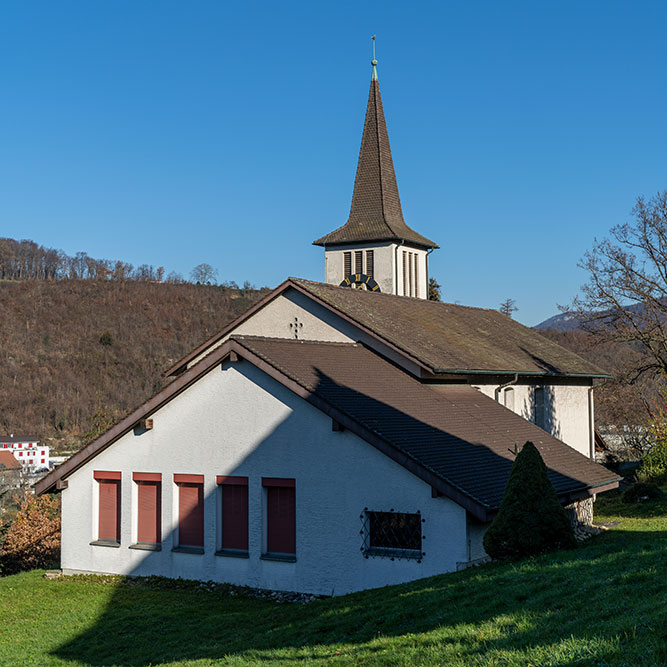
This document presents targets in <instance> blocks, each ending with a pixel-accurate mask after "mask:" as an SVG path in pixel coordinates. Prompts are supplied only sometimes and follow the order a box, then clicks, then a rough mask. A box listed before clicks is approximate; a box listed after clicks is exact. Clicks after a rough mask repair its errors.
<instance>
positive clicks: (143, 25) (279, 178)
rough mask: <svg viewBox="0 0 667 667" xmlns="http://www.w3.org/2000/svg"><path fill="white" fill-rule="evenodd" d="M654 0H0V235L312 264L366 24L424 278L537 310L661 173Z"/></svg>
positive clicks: (342, 172)
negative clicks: (429, 250) (420, 240)
mask: <svg viewBox="0 0 667 667" xmlns="http://www.w3.org/2000/svg"><path fill="white" fill-rule="evenodd" d="M666 27H667V5H665V4H664V3H660V2H610V1H605V2H582V1H581V0H579V1H576V2H567V1H558V2H548V1H540V2H535V1H534V0H532V1H531V2H506V3H498V2H471V1H467V2H447V3H444V2H437V3H427V2H410V3H408V2H381V3H380V2H362V1H356V2H340V1H339V2H336V3H323V2H313V1H312V0H311V1H310V2H252V1H246V2H236V3H231V2H229V3H226V2H205V1H203V0H199V1H198V0H191V1H188V2H184V1H180V2H169V1H164V0H160V1H158V0H153V1H152V2H145V1H142V0H132V1H124V0H114V1H107V2H93V1H90V0H85V1H83V0H80V1H71V0H70V1H68V0H58V2H53V1H51V0H49V1H48V2H36V1H32V0H4V2H2V3H1V4H0V63H1V64H0V99H1V103H0V236H9V237H14V238H30V239H33V240H34V241H36V242H38V243H40V244H42V245H45V246H49V247H57V248H62V249H63V250H65V251H66V252H68V253H70V254H73V253H75V252H76V251H78V250H84V251H86V252H87V253H88V254H90V255H92V256H94V257H103V258H109V259H123V260H125V261H129V262H132V263H134V264H135V265H138V264H141V263H150V264H154V265H155V266H160V265H162V266H165V268H166V269H167V271H171V270H175V271H179V272H181V273H183V274H184V275H187V274H189V272H190V269H191V268H192V267H193V266H195V265H196V264H199V263H200V262H208V263H210V264H212V265H213V266H215V267H217V268H218V270H219V272H220V279H221V280H236V281H237V282H242V281H244V280H246V279H247V280H250V281H251V282H253V283H255V284H257V285H269V286H274V285H276V284H278V283H279V282H281V281H282V280H283V279H284V278H285V277H286V276H288V275H296V276H300V277H305V278H310V279H314V280H321V279H322V278H323V269H324V258H323V250H322V249H321V248H316V247H314V246H311V242H312V241H313V240H314V239H315V238H317V237H319V236H321V235H323V234H325V233H327V232H329V231H331V230H332V229H334V228H336V227H338V226H340V225H341V224H343V223H344V222H345V220H346V219H347V214H348V212H349V204H350V200H351V196H352V185H353V180H354V172H355V168H356V160H357V156H358V151H359V143H360V139H361V130H362V124H363V117H364V111H365V105H366V100H367V95H368V86H369V81H370V64H369V60H370V49H371V47H370V39H369V38H370V35H371V34H377V36H378V38H377V57H378V60H379V66H378V72H379V78H380V86H381V90H382V95H383V102H384V108H385V113H386V115H387V122H388V127H389V137H390V140H391V144H392V151H393V154H394V162H395V166H396V171H397V175H398V182H399V189H400V193H401V199H402V202H403V210H404V215H405V218H406V221H407V222H408V224H409V225H410V226H412V227H413V228H414V229H416V230H417V231H419V232H420V233H422V234H424V235H425V236H427V237H429V238H432V239H434V240H436V241H438V242H439V244H440V246H441V249H440V250H438V251H436V252H435V253H434V254H433V255H432V256H431V274H432V275H434V276H435V277H436V278H437V279H438V281H439V282H440V283H441V284H442V285H443V292H444V298H445V300H447V301H456V302H460V303H463V304H467V305H474V306H484V307H491V308H496V307H498V305H499V304H500V302H501V301H502V300H504V299H505V298H507V297H511V298H514V299H516V302H517V306H518V307H519V311H518V312H517V313H516V317H517V319H519V320H520V321H522V322H524V323H526V324H529V325H532V324H536V323H537V322H539V321H541V320H543V319H545V318H547V317H549V316H550V315H553V314H554V313H555V312H556V304H557V303H566V302H568V301H569V300H570V299H571V298H572V297H573V296H574V295H575V293H576V292H577V290H578V288H579V286H580V285H581V284H582V283H583V282H584V281H585V274H584V273H583V272H582V271H581V270H579V269H577V268H576V264H577V261H578V260H579V258H581V256H582V255H583V253H584V252H585V250H586V249H587V248H589V247H590V246H591V244H592V242H593V239H594V237H596V236H598V237H601V236H604V235H605V234H606V232H607V230H608V229H609V228H610V227H611V226H612V225H614V224H618V223H622V222H624V221H627V220H628V219H629V212H630V209H631V208H632V206H633V203H634V200H635V199H636V197H637V196H638V195H640V194H645V195H647V196H650V195H652V194H655V193H656V192H657V191H658V190H661V189H665V188H667V151H666V150H665V148H666V147H667V123H665V118H667V108H666V107H667V93H666V86H667V68H666V67H665V63H667V40H666V39H665V37H664V35H665V29H666Z"/></svg>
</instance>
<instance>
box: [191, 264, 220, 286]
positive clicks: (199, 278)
mask: <svg viewBox="0 0 667 667" xmlns="http://www.w3.org/2000/svg"><path fill="white" fill-rule="evenodd" d="M190 277H191V278H192V282H195V283H200V284H201V285H210V284H211V283H213V284H215V281H216V279H217V277H218V270H217V269H214V268H213V267H212V266H211V265H210V264H205V263H204V264H197V266H195V268H194V269H192V271H190Z"/></svg>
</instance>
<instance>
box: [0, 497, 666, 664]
mask: <svg viewBox="0 0 667 667" xmlns="http://www.w3.org/2000/svg"><path fill="white" fill-rule="evenodd" d="M596 509H597V517H596V520H597V521H608V522H611V521H620V522H621V523H620V524H619V525H618V526H615V527H614V528H613V529H612V530H610V531H609V532H607V533H604V534H602V535H599V536H597V537H595V538H593V539H591V540H589V542H588V543H586V544H585V545H584V546H582V547H580V548H579V549H577V550H575V551H571V552H559V553H556V554H551V555H548V556H544V557H541V558H537V559H534V560H527V561H523V562H520V563H516V564H512V565H495V564H491V565H486V566H484V567H480V568H476V569H473V570H467V571H465V572H460V573H455V574H448V575H442V576H438V577H433V578H431V579H423V580H421V581H417V582H415V583H412V584H405V585H401V586H392V587H388V588H384V589H380V590H374V591H368V592H365V593H357V594H354V595H348V596H345V597H339V598H333V599H328V600H318V601H315V602H311V603H309V604H293V603H283V604H278V603H275V602H268V601H263V600H256V599H250V598H246V597H242V596H241V597H239V596H238V595H236V596H232V595H229V594H228V593H224V592H221V591H220V590H217V591H214V592H210V591H205V590H201V589H198V588H197V587H195V586H191V585H187V584H183V585H182V588H177V587H176V586H175V585H172V584H170V585H169V587H165V585H164V584H163V583H162V584H161V583H160V582H153V583H151V582H148V583H146V582H142V581H126V580H122V579H114V578H108V579H106V580H105V579H104V578H93V577H72V578H69V577H64V578H60V579H56V580H52V581H51V580H47V579H45V578H44V577H43V572H41V571H34V572H27V573H24V574H19V575H14V576H10V577H5V578H0V664H1V665H158V664H177V665H181V664H187V665H195V664H196V665H210V664H214V663H219V662H225V663H229V664H247V663H259V662H266V661H268V662H274V663H276V664H281V665H284V664H297V663H302V662H306V661H313V662H316V663H318V664H329V663H335V664H337V663H345V664H359V663H361V664H392V665H394V664H396V665H418V664H424V665H432V664H445V665H466V666H467V665H629V666H632V667H635V666H638V665H661V666H662V665H666V664H667V500H661V501H653V502H651V503H646V504H643V505H632V506H628V505H623V504H622V503H621V502H620V501H619V500H618V499H617V498H601V499H600V501H598V503H597V504H596Z"/></svg>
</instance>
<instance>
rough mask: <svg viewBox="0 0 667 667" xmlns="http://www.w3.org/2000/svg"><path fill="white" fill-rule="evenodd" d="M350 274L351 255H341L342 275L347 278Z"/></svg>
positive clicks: (346, 253)
mask: <svg viewBox="0 0 667 667" xmlns="http://www.w3.org/2000/svg"><path fill="white" fill-rule="evenodd" d="M351 273H352V253H351V252H344V253H343V275H344V276H349V275H350V274H351Z"/></svg>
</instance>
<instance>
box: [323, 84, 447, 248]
mask: <svg viewBox="0 0 667 667" xmlns="http://www.w3.org/2000/svg"><path fill="white" fill-rule="evenodd" d="M387 240H391V241H400V240H403V241H407V242H409V243H413V244H415V245H418V246H422V247H425V248H437V247H438V244H437V243H435V242H433V241H431V240H430V239H427V238H426V237H425V236H422V235H421V234H418V233H417V232H415V231H414V230H413V229H410V227H408V226H407V225H406V224H405V220H403V211H402V210H401V199H400V197H399V196H398V185H397V183H396V174H395V172H394V162H393V160H392V157H391V148H390V147H389V135H388V134H387V123H386V122H385V118H384V110H383V109H382V98H381V97H380V84H379V83H378V81H377V78H375V76H374V78H373V79H372V80H371V89H370V93H369V95H368V107H367V108H366V121H365V123H364V134H363V136H362V139H361V149H360V151H359V163H358V165H357V176H356V178H355V181H354V194H353V195H352V207H351V208H350V217H349V218H348V221H347V222H346V223H345V224H344V225H343V226H342V227H339V228H338V229H336V230H334V231H333V232H331V233H330V234H327V235H326V236H323V237H322V238H319V239H317V240H316V241H313V244H314V245H321V246H327V245H337V244H343V243H359V242H364V241H387Z"/></svg>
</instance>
